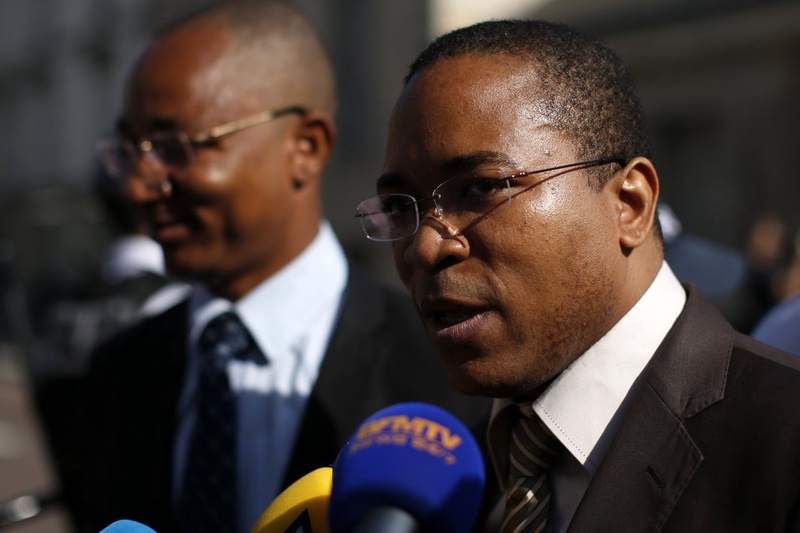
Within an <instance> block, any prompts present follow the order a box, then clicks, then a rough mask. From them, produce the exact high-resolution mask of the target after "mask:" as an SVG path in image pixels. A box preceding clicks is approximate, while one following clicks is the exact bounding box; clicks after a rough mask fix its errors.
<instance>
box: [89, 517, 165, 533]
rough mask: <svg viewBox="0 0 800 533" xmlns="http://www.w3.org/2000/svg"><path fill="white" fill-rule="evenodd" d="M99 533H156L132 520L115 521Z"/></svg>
mask: <svg viewBox="0 0 800 533" xmlns="http://www.w3.org/2000/svg"><path fill="white" fill-rule="evenodd" d="M100 533H156V532H155V531H154V530H153V529H151V528H149V527H147V526H146V525H144V524H140V523H139V522H134V521H133V520H117V521H116V522H114V523H112V524H109V525H108V526H106V527H105V529H103V530H102V531H101V532H100Z"/></svg>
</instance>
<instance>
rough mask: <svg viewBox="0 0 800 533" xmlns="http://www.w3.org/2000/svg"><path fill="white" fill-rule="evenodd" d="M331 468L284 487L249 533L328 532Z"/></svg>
mask: <svg viewBox="0 0 800 533" xmlns="http://www.w3.org/2000/svg"><path fill="white" fill-rule="evenodd" d="M332 485H333V469H331V468H330V467H327V466H326V467H324V468H318V469H316V470H314V471H313V472H310V473H308V474H306V475H305V476H303V477H301V478H300V479H298V480H297V481H295V482H294V483H292V484H291V485H289V487H287V488H286V490H284V491H283V492H282V493H280V494H279V495H278V497H277V498H275V500H274V501H273V502H272V503H271V504H270V506H269V507H267V510H266V511H264V513H263V514H262V515H261V517H260V518H259V519H258V521H257V522H256V525H254V526H253V529H251V530H250V533H328V501H329V500H330V497H331V487H332Z"/></svg>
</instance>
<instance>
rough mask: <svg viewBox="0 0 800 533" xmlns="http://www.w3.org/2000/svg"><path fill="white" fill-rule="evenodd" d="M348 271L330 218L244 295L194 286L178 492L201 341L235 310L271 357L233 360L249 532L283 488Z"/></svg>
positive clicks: (242, 501)
mask: <svg viewBox="0 0 800 533" xmlns="http://www.w3.org/2000/svg"><path fill="white" fill-rule="evenodd" d="M347 275H348V268H347V260H346V258H345V255H344V252H343V250H342V248H341V245H340V244H339V242H338V240H337V239H336V236H335V235H334V233H333V230H332V229H331V227H330V225H329V224H328V223H327V222H324V223H323V224H322V225H321V226H320V231H319V234H318V235H317V237H316V239H315V240H314V241H313V243H312V244H311V245H310V246H309V247H308V248H306V250H305V251H304V252H303V253H302V254H301V255H300V256H298V257H297V258H295V259H294V260H293V261H292V262H291V263H289V264H288V265H286V266H285V267H284V268H283V269H281V270H280V271H279V272H277V273H276V274H275V275H273V276H272V277H270V278H269V279H268V280H266V281H264V282H263V283H261V284H260V285H259V286H257V287H256V288H255V289H253V290H252V291H251V292H250V293H248V294H247V295H246V296H245V297H243V298H242V299H241V300H239V301H237V302H235V303H232V302H230V301H228V300H225V299H222V298H219V297H216V296H214V295H212V294H211V293H210V292H209V291H208V290H206V289H204V288H201V287H199V288H197V289H196V290H195V291H194V292H193V294H192V300H191V316H190V317H189V319H190V329H189V339H188V343H189V351H188V353H189V361H188V365H187V374H186V379H185V383H184V390H183V392H182V395H181V399H180V402H179V405H178V413H177V414H178V428H177V435H176V447H175V474H176V475H175V486H174V487H173V489H174V491H175V496H177V495H178V494H180V489H181V483H182V480H183V473H184V469H185V464H186V460H187V458H188V451H189V450H188V448H189V442H190V436H191V433H192V428H193V426H194V423H195V419H196V416H197V412H196V404H195V392H196V389H197V385H198V372H199V357H200V355H199V353H198V351H197V342H198V339H199V337H200V333H201V332H202V331H203V329H204V328H205V326H206V324H208V322H209V321H210V320H211V319H213V318H214V317H216V316H218V315H220V314H222V313H223V312H225V311H228V310H232V311H234V312H236V313H237V314H238V316H239V318H241V320H242V322H243V323H244V324H245V326H247V328H248V330H249V331H250V334H251V335H252V336H253V338H254V340H255V342H256V344H258V347H259V348H260V349H261V351H262V352H263V354H264V355H265V357H266V359H267V364H266V365H259V364H257V363H255V362H251V361H235V360H234V361H231V362H230V363H229V365H228V375H229V378H230V380H231V386H232V388H233V391H234V393H235V394H236V396H237V407H238V414H239V420H238V434H237V439H238V441H237V442H238V452H237V453H238V464H239V466H238V473H239V487H238V488H239V494H240V498H239V515H240V527H239V530H240V531H242V532H243V533H247V532H249V531H250V529H251V528H252V527H253V525H254V524H255V522H256V520H257V519H258V517H259V516H260V515H261V514H262V513H263V512H264V509H266V507H267V506H268V505H269V504H270V503H271V502H272V500H273V499H274V498H275V496H277V494H278V491H279V488H280V483H281V481H282V479H283V476H284V472H285V469H286V466H287V463H288V461H289V458H290V456H291V452H292V449H293V444H294V439H295V435H296V434H297V431H298V429H299V423H300V421H301V420H302V417H303V412H304V409H305V405H306V401H307V399H308V396H309V393H310V392H311V389H312V387H313V386H314V383H315V382H316V379H317V373H318V371H319V366H320V364H321V362H322V359H323V356H324V355H325V350H326V348H327V345H328V340H329V338H330V335H331V332H332V330H333V326H334V324H335V322H336V318H337V317H338V312H339V308H340V304H341V301H342V297H343V294H344V290H345V286H346V284H347ZM176 501H177V500H176Z"/></svg>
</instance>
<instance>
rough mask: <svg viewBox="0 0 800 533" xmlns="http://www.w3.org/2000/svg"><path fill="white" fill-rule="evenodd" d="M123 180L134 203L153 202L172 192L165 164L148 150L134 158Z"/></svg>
mask: <svg viewBox="0 0 800 533" xmlns="http://www.w3.org/2000/svg"><path fill="white" fill-rule="evenodd" d="M125 181H126V187H125V190H126V192H127V195H128V197H129V198H130V200H131V201H132V202H134V203H148V202H154V201H157V200H160V199H163V198H165V197H169V196H171V194H172V183H171V182H170V179H169V171H168V170H167V167H166V165H164V164H163V163H162V162H161V161H160V160H159V159H158V157H156V156H155V155H154V154H152V153H150V152H145V153H143V154H141V155H140V156H139V157H138V158H137V159H136V161H135V162H134V164H133V165H132V168H131V169H130V170H129V172H128V175H127V176H126V177H125Z"/></svg>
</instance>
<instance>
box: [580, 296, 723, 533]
mask: <svg viewBox="0 0 800 533" xmlns="http://www.w3.org/2000/svg"><path fill="white" fill-rule="evenodd" d="M733 335H734V331H733V329H732V328H731V326H730V325H729V324H728V323H727V322H726V321H725V319H724V318H723V317H722V316H721V315H720V314H719V313H718V312H717V311H716V309H714V308H713V306H712V305H711V303H709V302H708V301H707V300H706V299H705V298H704V297H703V296H702V295H701V294H699V293H698V292H697V291H695V290H694V289H693V288H691V287H689V288H688V299H687V302H686V307H685V308H684V311H683V313H682V314H681V316H680V317H679V318H678V320H677V321H676V322H675V325H674V326H673V328H672V330H671V331H670V333H669V334H668V335H667V338H666V339H665V340H664V342H663V343H662V345H661V347H660V348H659V350H658V351H657V353H656V354H655V356H654V357H653V359H652V361H651V363H650V365H649V366H648V368H647V369H646V370H645V374H644V379H643V380H642V383H641V385H640V387H639V388H638V389H637V390H636V391H631V394H633V395H634V396H633V399H632V401H631V403H630V407H629V408H628V412H627V413H626V415H625V417H624V420H623V422H622V424H621V425H620V428H619V430H618V432H617V435H616V436H615V438H614V440H613V441H612V444H611V447H610V448H609V450H608V453H607V454H606V456H605V458H604V460H603V462H602V463H601V464H600V468H599V470H598V472H597V474H596V475H595V476H594V478H593V480H592V482H591V484H590V485H589V488H588V489H587V491H586V494H585V495H584V498H583V500H582V501H581V504H580V505H579V507H578V510H577V512H576V513H575V516H574V517H573V520H572V522H571V524H570V527H569V531H623V530H625V531H660V530H661V528H662V527H663V525H664V523H665V522H666V520H667V518H668V517H669V514H670V512H671V510H672V509H673V507H674V505H675V503H676V501H677V500H678V498H680V496H681V493H682V491H683V488H684V487H685V486H686V484H687V483H688V482H689V480H690V479H691V478H692V476H693V474H694V473H695V471H696V470H697V468H698V467H699V466H700V463H701V462H702V460H703V453H702V450H700V449H699V448H698V447H697V446H696V444H695V443H694V442H693V441H692V439H691V437H690V436H689V434H688V432H687V431H686V429H685V427H684V423H685V422H686V421H687V420H688V419H690V418H691V417H693V416H694V415H696V414H697V413H698V412H700V411H702V410H703V409H705V408H707V407H709V406H710V405H713V404H714V403H716V402H718V401H720V400H721V399H722V398H723V396H724V392H725V381H726V378H727V370H728V364H729V361H730V357H731V349H732V344H733Z"/></svg>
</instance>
